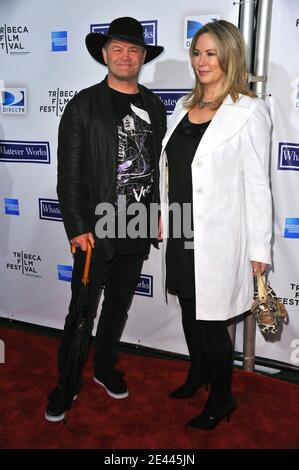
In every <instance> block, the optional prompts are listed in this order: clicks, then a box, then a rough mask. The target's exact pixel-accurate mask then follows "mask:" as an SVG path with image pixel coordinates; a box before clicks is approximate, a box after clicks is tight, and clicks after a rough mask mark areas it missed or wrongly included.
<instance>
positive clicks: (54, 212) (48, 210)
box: [38, 198, 62, 221]
mask: <svg viewBox="0 0 299 470" xmlns="http://www.w3.org/2000/svg"><path fill="white" fill-rule="evenodd" d="M38 205H39V218H40V219H43V220H55V221H62V216H61V212H60V207H59V202H58V201H57V199H42V198H40V199H39V200H38Z"/></svg>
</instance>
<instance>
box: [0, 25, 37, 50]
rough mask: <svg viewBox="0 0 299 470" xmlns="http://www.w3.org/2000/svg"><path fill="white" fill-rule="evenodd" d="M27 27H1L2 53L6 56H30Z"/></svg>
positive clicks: (0, 43)
mask: <svg viewBox="0 0 299 470" xmlns="http://www.w3.org/2000/svg"><path fill="white" fill-rule="evenodd" d="M28 33H29V30H28V28H27V26H13V25H8V24H4V25H0V52H4V53H6V54H29V52H30V51H29V50H28V48H27V47H26V39H27V37H28Z"/></svg>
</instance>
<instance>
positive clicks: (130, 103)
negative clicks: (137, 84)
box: [110, 89, 154, 254]
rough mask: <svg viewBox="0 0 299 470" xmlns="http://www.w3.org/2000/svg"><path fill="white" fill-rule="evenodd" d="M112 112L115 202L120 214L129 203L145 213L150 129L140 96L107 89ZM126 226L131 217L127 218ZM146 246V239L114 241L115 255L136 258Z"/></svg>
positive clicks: (150, 182)
mask: <svg viewBox="0 0 299 470" xmlns="http://www.w3.org/2000/svg"><path fill="white" fill-rule="evenodd" d="M110 93H111V97H112V102H113V107H114V112H115V114H116V117H117V133H118V154H117V156H116V168H117V177H116V197H117V199H116V201H115V206H116V210H117V212H118V216H120V214H121V211H124V210H126V209H127V208H128V206H129V205H130V204H131V203H140V204H143V205H144V206H145V207H146V208H147V210H148V206H149V203H150V201H151V196H152V190H153V177H154V168H153V165H152V152H153V144H152V128H151V122H150V117H149V114H148V112H147V111H146V110H145V109H144V106H143V103H142V101H141V97H140V94H139V93H138V94H134V95H132V94H126V93H120V92H118V91H116V90H113V89H110ZM119 196H125V197H126V206H123V204H119V201H120V199H119ZM126 218H127V223H128V222H129V221H130V220H131V219H132V218H134V216H127V217H126ZM146 245H148V240H147V239H142V238H137V239H132V238H130V236H127V237H126V238H118V239H117V252H125V253H132V254H133V253H134V254H135V252H136V254H139V253H140V252H143V251H144V249H145V246H146Z"/></svg>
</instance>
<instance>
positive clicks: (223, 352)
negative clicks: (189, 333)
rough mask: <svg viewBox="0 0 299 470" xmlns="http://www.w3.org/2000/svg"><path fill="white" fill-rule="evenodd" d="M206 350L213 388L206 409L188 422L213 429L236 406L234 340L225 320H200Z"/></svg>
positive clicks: (197, 426) (191, 424)
mask: <svg viewBox="0 0 299 470" xmlns="http://www.w3.org/2000/svg"><path fill="white" fill-rule="evenodd" d="M200 323H201V326H202V335H203V343H204V350H205V354H206V357H207V363H208V368H209V373H210V377H211V391H210V395H209V398H208V401H207V403H206V404H205V407H204V409H203V412H202V413H201V414H200V415H199V416H197V417H196V418H194V419H192V420H191V421H189V422H188V423H187V425H188V426H191V427H196V428H201V429H213V428H214V427H215V426H216V425H217V424H218V423H219V421H221V419H223V418H224V417H225V416H227V417H229V415H230V413H231V412H232V411H233V410H234V409H235V408H236V401H235V398H234V396H233V394H232V392H231V380H232V353H233V351H232V342H231V339H230V336H229V333H228V331H227V327H226V325H225V322H220V321H214V322H213V321H200Z"/></svg>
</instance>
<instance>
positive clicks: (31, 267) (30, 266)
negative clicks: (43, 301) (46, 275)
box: [6, 251, 42, 277]
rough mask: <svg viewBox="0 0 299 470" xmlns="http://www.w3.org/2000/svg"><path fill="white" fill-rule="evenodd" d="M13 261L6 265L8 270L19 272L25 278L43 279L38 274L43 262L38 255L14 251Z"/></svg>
mask: <svg viewBox="0 0 299 470" xmlns="http://www.w3.org/2000/svg"><path fill="white" fill-rule="evenodd" d="M12 257H13V259H12V261H11V262H10V263H6V269H9V270H11V271H18V272H19V273H21V274H24V275H25V276H33V277H41V275H40V274H39V273H38V270H39V266H40V263H41V261H42V259H41V257H40V255H38V254H36V253H25V252H24V251H13V253H12Z"/></svg>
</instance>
